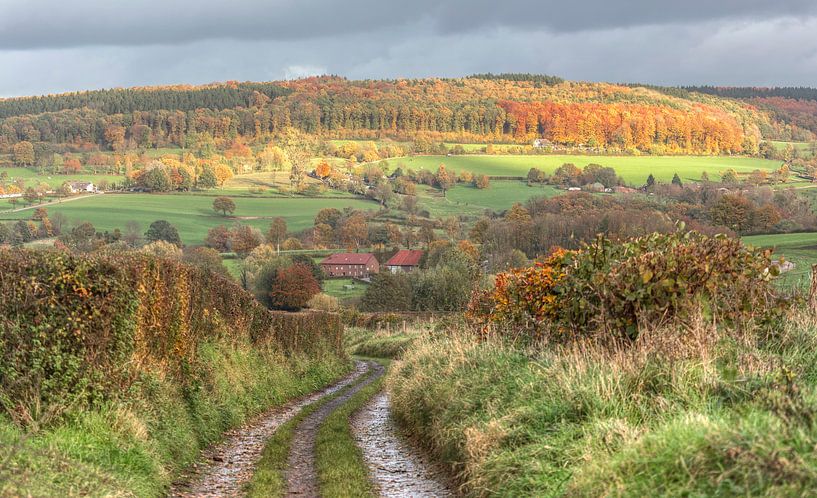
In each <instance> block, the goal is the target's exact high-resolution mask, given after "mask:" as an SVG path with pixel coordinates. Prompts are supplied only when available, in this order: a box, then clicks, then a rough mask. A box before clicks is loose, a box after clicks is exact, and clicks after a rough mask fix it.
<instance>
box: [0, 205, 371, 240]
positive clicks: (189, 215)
mask: <svg viewBox="0 0 817 498" xmlns="http://www.w3.org/2000/svg"><path fill="white" fill-rule="evenodd" d="M234 201H235V204H236V211H235V213H234V217H224V216H221V215H219V214H216V213H215V212H214V211H213V198H212V197H207V196H200V195H185V194H167V195H162V194H104V195H99V196H93V197H89V198H86V199H79V200H75V201H71V202H65V203H62V204H54V205H50V206H48V212H49V213H50V214H52V215H53V214H54V213H57V212H59V213H62V214H64V215H65V216H66V217H67V218H68V221H69V222H77V223H81V222H84V221H88V222H90V223H92V224H93V225H94V226H95V227H96V229H97V230H113V229H115V228H119V229H124V228H125V223H127V222H128V221H136V222H137V223H139V224H140V225H141V226H142V229H143V230H147V228H148V226H149V225H150V224H151V223H152V222H154V221H156V220H167V221H169V222H170V223H171V224H173V225H174V226H175V227H176V228H178V230H179V235H180V236H181V238H182V241H183V242H184V243H185V244H201V243H202V242H203V241H204V237H205V236H206V235H207V230H208V229H210V228H212V227H214V226H217V225H225V224H228V225H229V224H231V223H234V222H236V221H238V222H240V223H242V224H246V225H250V226H253V227H256V228H258V229H261V230H264V229H266V228H268V227H269V224H270V220H271V219H272V218H274V217H277V216H280V217H282V218H284V219H285V220H286V221H287V225H288V228H289V230H290V231H298V230H303V229H304V228H308V227H310V226H312V223H313V222H314V219H315V215H316V214H317V212H318V211H319V210H321V209H322V208H327V207H334V208H338V209H343V208H345V207H354V208H357V209H361V210H369V209H376V207H377V205H376V204H375V203H373V202H369V201H364V200H359V199H348V200H344V199H316V198H303V197H292V198H284V197H278V198H267V199H264V198H236V199H234ZM31 214H32V211H30V210H28V211H20V212H16V213H9V214H6V215H0V218H1V219H6V220H12V219H27V218H30V217H31Z"/></svg>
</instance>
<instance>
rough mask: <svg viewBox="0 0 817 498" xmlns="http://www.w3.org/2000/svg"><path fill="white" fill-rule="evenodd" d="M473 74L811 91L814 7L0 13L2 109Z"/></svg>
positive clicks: (461, 4) (299, 0)
mask: <svg viewBox="0 0 817 498" xmlns="http://www.w3.org/2000/svg"><path fill="white" fill-rule="evenodd" d="M484 72H493V73H501V72H524V73H542V74H551V75H557V76H562V77H564V78H567V79H571V80H584V81H611V82H641V83H651V84H659V85H690V84H692V85H694V84H713V85H725V86H817V1H815V0H672V1H668V0H569V1H564V0H563V1H555V0H538V1H537V0H493V1H486V0H399V1H392V0H266V1H264V0H197V1H180V0H70V1H66V0H59V1H58V0H0V97H11V96H20V95H39V94H46V93H57V92H65V91H74V90H85V89H96V88H111V87H126V86H143V85H161V84H177V83H191V84H201V83H210V82H215V81H227V80H239V81H270V80H279V79H292V78H299V77H304V76H311V75H317V74H336V75H341V76H346V77H348V78H352V79H367V78H374V79H376V78H401V77H406V78H411V77H429V76H432V77H433V76H440V77H455V76H465V75H468V74H473V73H484Z"/></svg>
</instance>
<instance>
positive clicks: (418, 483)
mask: <svg viewBox="0 0 817 498" xmlns="http://www.w3.org/2000/svg"><path fill="white" fill-rule="evenodd" d="M352 431H353V432H354V434H355V439H356V440H357V444H358V446H359V447H360V449H361V450H363V458H364V460H366V464H367V465H368V466H369V469H370V470H369V473H370V475H371V477H372V480H373V481H374V483H375V485H376V487H377V489H378V492H379V493H380V496H384V497H406V498H408V497H421V496H435V497H436V496H454V495H455V493H453V492H452V489H453V486H452V485H451V483H450V482H449V480H448V478H447V476H446V474H445V473H444V472H443V471H442V469H440V468H439V467H438V466H436V465H434V464H433V463H432V462H430V461H429V460H428V459H427V458H426V457H425V456H424V455H421V454H420V453H419V452H417V451H416V450H415V449H414V448H412V447H411V446H409V445H408V444H406V442H405V441H404V440H403V439H402V438H401V437H400V436H399V434H398V433H397V430H396V428H395V427H394V424H393V423H392V421H391V418H390V416H389V397H388V394H387V393H385V392H381V393H379V394H377V395H375V396H374V398H372V400H371V401H370V402H369V403H368V404H367V405H366V406H365V407H364V408H363V409H362V410H360V411H359V412H358V413H357V414H355V416H354V417H352Z"/></svg>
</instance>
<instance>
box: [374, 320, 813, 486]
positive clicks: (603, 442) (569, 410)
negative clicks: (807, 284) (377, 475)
mask: <svg viewBox="0 0 817 498" xmlns="http://www.w3.org/2000/svg"><path fill="white" fill-rule="evenodd" d="M816 329H817V327H815V323H814V320H813V319H812V318H811V317H809V316H807V315H805V314H793V315H791V316H789V317H788V320H787V323H786V324H785V326H783V327H781V328H780V329H778V330H776V331H771V332H770V331H764V330H760V329H751V328H747V327H744V328H743V329H742V331H740V332H736V331H734V330H727V329H725V328H723V327H717V326H715V325H714V324H712V323H706V322H704V321H702V320H698V321H697V322H696V323H694V324H693V325H691V326H688V327H686V328H683V329H672V328H662V329H657V330H645V331H642V333H641V334H640V336H639V338H638V339H637V340H636V341H635V342H632V343H623V342H620V343H610V342H609V341H602V340H599V339H598V338H591V339H586V340H582V341H578V342H574V343H570V344H564V345H559V346H550V347H546V348H522V347H519V346H513V345H509V344H507V343H505V342H503V341H502V340H501V339H499V338H496V337H488V338H484V337H483V338H481V339H477V338H476V337H475V336H473V335H471V334H470V333H468V332H463V331H451V332H450V333H449V334H447V335H446V336H444V337H440V336H436V337H435V336H430V335H426V336H420V337H419V338H417V339H416V340H415V342H414V344H413V346H412V347H411V348H410V349H409V350H408V351H407V352H406V353H405V354H404V356H403V358H402V359H401V360H399V361H397V362H395V364H394V367H393V369H392V373H391V374H390V376H389V379H388V386H389V389H391V391H392V394H393V397H392V400H393V407H394V412H395V416H396V418H397V419H398V421H399V422H400V423H401V424H403V425H404V426H406V427H407V429H408V430H409V431H410V432H412V433H414V434H416V435H417V436H418V439H420V440H421V441H424V442H426V444H428V446H429V447H430V449H431V450H432V451H433V452H434V454H435V455H436V456H437V457H439V458H440V459H441V460H443V461H444V462H446V463H447V464H448V465H449V466H450V468H451V470H452V472H454V473H455V474H457V475H458V477H459V481H460V483H461V484H462V489H463V491H464V492H465V493H466V494H467V495H472V496H494V495H497V496H500V495H501V496H533V495H535V496H554V495H567V496H644V495H653V496H654V495H668V496H687V495H724V496H734V495H741V496H742V495H771V496H791V495H797V496H799V495H801V494H802V493H803V491H804V490H807V489H814V488H815V487H817V457H815V456H814V455H813V452H812V450H811V449H812V448H813V447H815V445H817V427H815V424H813V423H812V422H811V421H812V420H815V417H813V416H812V415H811V414H812V412H814V413H817V334H815V330H816Z"/></svg>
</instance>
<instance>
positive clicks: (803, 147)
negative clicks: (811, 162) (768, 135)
mask: <svg viewBox="0 0 817 498" xmlns="http://www.w3.org/2000/svg"><path fill="white" fill-rule="evenodd" d="M789 144H791V145H793V146H794V148H795V149H797V150H798V151H799V152H803V153H805V155H807V156H808V155H811V149H812V145H813V144H812V143H811V142H781V141H778V140H772V145H774V148H775V149H777V150H784V149H785V148H786V147H787V146H788V145H789Z"/></svg>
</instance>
